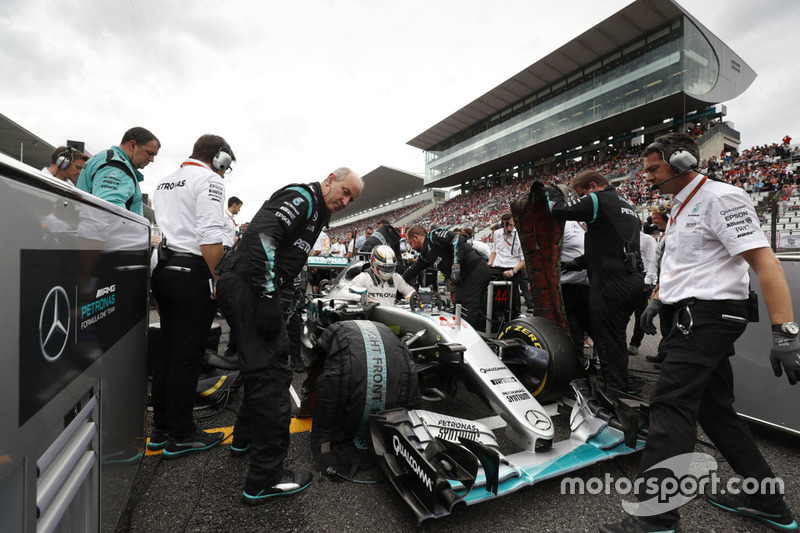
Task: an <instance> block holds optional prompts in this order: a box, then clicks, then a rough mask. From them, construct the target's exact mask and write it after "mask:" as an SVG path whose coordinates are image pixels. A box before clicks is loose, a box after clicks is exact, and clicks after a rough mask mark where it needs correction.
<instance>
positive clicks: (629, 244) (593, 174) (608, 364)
mask: <svg viewBox="0 0 800 533" xmlns="http://www.w3.org/2000/svg"><path fill="white" fill-rule="evenodd" d="M571 185H572V189H573V190H574V191H575V192H576V193H577V194H578V196H580V198H579V199H577V200H574V201H571V202H569V203H567V202H566V201H565V200H564V197H563V196H562V194H561V191H559V190H558V189H557V188H556V187H553V186H552V185H548V186H547V187H546V190H547V195H548V200H549V206H550V211H551V212H552V213H553V216H554V217H555V218H557V219H558V220H577V221H581V222H586V223H587V230H586V241H585V254H584V255H583V256H582V257H579V258H577V259H575V260H573V261H571V262H570V263H569V264H567V263H565V264H564V265H563V267H564V268H566V269H567V270H583V269H584V268H586V269H587V270H588V272H589V306H590V309H591V320H592V333H594V342H595V346H597V356H598V358H599V359H600V370H601V373H602V375H603V381H604V382H605V386H606V387H611V388H613V389H616V390H619V391H625V392H631V393H638V392H641V389H639V388H638V387H634V386H632V385H631V384H629V383H628V343H627V326H628V320H629V319H630V317H631V315H632V314H633V310H634V308H635V307H636V301H637V300H638V298H639V295H640V294H641V292H642V289H643V287H644V273H643V271H642V259H641V254H640V252H639V218H638V217H637V216H636V212H634V210H633V207H631V204H629V203H628V202H627V201H625V199H624V198H622V197H621V196H620V195H619V194H618V193H617V192H616V191H615V190H614V188H613V187H611V186H610V185H609V184H608V180H607V179H606V177H605V176H603V175H602V174H601V173H599V172H597V171H595V170H587V171H584V172H581V173H580V174H578V175H577V176H575V178H574V179H573V180H572V183H571Z"/></svg>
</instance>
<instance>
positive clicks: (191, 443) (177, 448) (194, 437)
mask: <svg viewBox="0 0 800 533" xmlns="http://www.w3.org/2000/svg"><path fill="white" fill-rule="evenodd" d="M224 437H225V434H224V433H223V432H222V431H216V432H214V433H206V432H205V431H201V430H199V429H197V428H195V429H194V431H193V432H192V434H191V435H189V436H188V437H185V438H183V439H180V440H177V439H175V438H173V437H169V438H168V439H167V444H165V445H164V449H163V450H162V451H161V455H163V456H164V458H165V459H174V458H175V457H179V456H181V455H182V454H184V453H191V452H200V451H203V450H207V449H209V448H213V447H214V446H216V445H217V444H219V443H220V442H222V439H223V438H224Z"/></svg>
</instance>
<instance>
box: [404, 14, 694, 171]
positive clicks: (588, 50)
mask: <svg viewBox="0 0 800 533" xmlns="http://www.w3.org/2000/svg"><path fill="white" fill-rule="evenodd" d="M679 16H687V17H689V18H690V19H691V20H692V21H695V22H696V19H695V18H694V17H692V16H691V15H690V14H689V13H688V12H687V11H686V10H684V9H683V8H682V7H681V6H679V5H678V4H676V3H675V2H674V1H672V0H636V1H635V2H633V3H632V4H630V5H628V6H627V7H625V8H623V9H621V10H620V11H618V12H617V13H615V14H613V15H611V16H610V17H608V18H607V19H605V20H604V21H602V22H601V23H599V24H598V25H596V26H594V27H593V28H591V29H589V30H587V31H586V32H584V33H582V34H581V35H579V36H578V37H576V38H575V39H573V40H571V41H570V42H568V43H567V44H565V45H564V46H562V47H560V48H559V49H558V50H556V51H555V52H553V53H551V54H550V55H548V56H546V57H544V58H543V59H540V60H539V61H537V62H536V63H534V64H532V65H531V66H529V67H528V68H526V69H525V70H523V71H522V72H520V73H519V74H517V75H515V76H513V77H512V78H510V79H508V80H507V81H505V82H503V83H501V84H500V85H498V86H497V87H495V88H494V89H492V90H491V91H489V92H488V93H486V94H484V95H483V96H481V97H480V98H478V99H477V100H475V101H474V102H472V103H470V104H467V105H466V106H464V107H462V108H461V109H460V110H459V111H456V112H455V113H453V114H452V115H450V116H449V117H447V118H446V119H444V120H442V121H441V122H439V123H438V124H436V125H435V126H433V127H431V128H429V129H428V130H427V131H424V132H423V133H420V134H419V135H417V136H416V137H414V138H413V139H411V140H410V141H408V143H406V144H409V145H411V146H413V147H415V148H419V149H420V150H430V149H432V148H433V147H434V146H436V145H437V144H439V143H440V142H442V141H444V140H446V139H448V138H450V137H451V136H453V135H455V134H456V133H458V132H460V131H462V130H464V129H466V128H468V127H469V126H472V125H473V124H476V123H478V122H480V121H481V120H484V119H486V118H488V117H490V116H492V115H494V114H496V113H499V112H500V111H502V110H503V109H505V108H507V107H508V106H509V105H511V104H514V103H515V102H519V101H520V100H522V99H524V98H526V97H528V96H530V95H531V94H533V93H535V92H537V91H540V90H542V89H544V88H545V87H547V86H548V85H551V84H553V83H555V82H557V81H559V80H561V79H563V78H565V77H566V76H568V75H569V74H572V73H573V72H575V71H576V70H578V69H579V68H582V67H586V66H588V65H590V64H592V63H594V62H596V61H598V60H600V59H602V58H603V57H605V56H607V55H608V54H610V53H611V52H613V51H614V50H617V49H619V48H620V47H622V46H623V45H625V44H627V43H629V42H631V41H633V40H635V39H636V38H637V37H641V36H643V35H645V34H647V33H650V32H652V31H654V30H656V29H657V28H660V27H662V26H664V25H666V24H667V23H669V22H670V21H671V20H673V19H675V18H677V17H679ZM437 186H440V184H438V183H437Z"/></svg>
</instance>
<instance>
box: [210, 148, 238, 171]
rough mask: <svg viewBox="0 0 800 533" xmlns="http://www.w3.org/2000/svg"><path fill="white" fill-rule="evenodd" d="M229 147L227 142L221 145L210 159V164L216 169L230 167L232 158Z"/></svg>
mask: <svg viewBox="0 0 800 533" xmlns="http://www.w3.org/2000/svg"><path fill="white" fill-rule="evenodd" d="M230 149H231V147H230V146H228V145H227V144H226V145H224V146H221V147H220V149H219V150H218V151H217V155H215V156H214V157H213V158H212V159H211V166H212V167H214V168H215V169H216V170H228V169H229V168H231V163H232V162H233V158H232V157H231V154H230V153H229V152H230Z"/></svg>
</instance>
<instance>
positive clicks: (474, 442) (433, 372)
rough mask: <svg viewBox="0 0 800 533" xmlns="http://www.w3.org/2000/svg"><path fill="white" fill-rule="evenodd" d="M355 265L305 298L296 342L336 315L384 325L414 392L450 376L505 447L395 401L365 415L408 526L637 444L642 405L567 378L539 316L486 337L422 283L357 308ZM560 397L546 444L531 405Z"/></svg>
mask: <svg viewBox="0 0 800 533" xmlns="http://www.w3.org/2000/svg"><path fill="white" fill-rule="evenodd" d="M366 268H369V263H368V262H360V261H356V262H354V263H351V264H350V265H348V266H347V267H346V268H345V269H344V270H343V271H342V272H341V273H340V274H339V276H338V277H337V278H336V280H334V282H333V283H332V285H331V287H332V288H331V290H330V292H329V293H328V294H326V295H325V296H323V297H319V298H315V299H313V300H312V301H311V303H310V304H309V306H308V308H307V319H306V323H305V327H304V332H303V339H302V340H303V346H304V349H305V350H311V349H313V347H314V346H315V345H316V344H317V341H318V340H319V338H320V337H321V335H322V334H323V332H324V331H325V329H326V328H328V327H330V326H331V325H332V324H335V323H337V322H342V321H369V322H373V323H380V324H383V325H385V326H388V327H389V328H390V329H391V330H392V331H393V332H394V333H395V334H396V335H397V337H398V338H399V339H401V340H402V341H403V343H405V345H407V346H408V348H409V350H410V353H411V356H412V357H413V360H414V363H415V365H416V371H417V374H418V377H419V382H420V388H421V390H422V391H423V397H426V396H427V397H428V398H434V397H435V396H437V395H439V396H444V395H446V394H448V392H450V391H452V390H453V388H454V387H453V383H454V382H456V381H461V382H463V383H465V384H466V386H467V388H468V389H469V390H471V391H473V392H475V393H477V394H479V395H480V396H481V397H482V398H483V399H485V400H486V402H487V403H488V405H489V406H490V407H491V409H492V410H493V411H494V412H495V413H496V414H497V415H499V416H500V417H501V418H502V419H503V421H504V422H505V423H506V432H505V434H506V437H507V440H508V441H510V443H511V447H515V448H516V449H517V451H515V452H514V453H511V454H509V455H506V454H504V453H503V452H502V451H501V449H500V444H499V442H498V438H497V437H496V436H495V435H494V433H493V432H492V430H491V429H490V428H489V427H487V426H486V425H483V424H481V423H478V422H475V421H472V420H467V419H461V418H455V417H452V416H446V415H442V414H437V413H435V412H432V411H428V410H420V409H405V408H401V409H394V410H385V411H383V412H379V413H375V414H372V416H371V418H370V435H371V442H372V447H373V450H374V454H375V456H376V457H377V462H378V464H379V466H380V467H381V469H382V470H383V471H384V473H385V474H386V476H387V478H388V479H389V480H390V482H391V483H392V485H393V486H394V487H395V488H396V489H397V491H398V492H399V493H400V494H401V496H402V497H403V498H404V499H405V501H406V503H407V504H408V505H409V506H410V507H411V508H412V510H413V512H414V513H415V515H416V517H417V520H418V521H419V522H422V521H423V520H425V519H428V518H434V517H441V516H445V515H447V514H449V513H450V512H451V510H452V509H453V508H454V506H456V505H458V504H468V505H469V504H474V503H478V502H480V501H484V500H487V499H491V498H494V497H496V496H501V495H504V494H507V493H509V492H513V491H515V490H518V489H520V488H522V487H525V486H529V485H532V484H534V483H536V482H538V481H541V480H544V479H548V478H551V477H554V476H559V475H563V474H565V473H567V472H570V471H573V470H577V469H580V468H583V467H586V466H588V465H591V464H594V463H596V462H598V461H602V460H606V459H609V458H612V457H615V456H617V455H623V454H629V453H633V452H635V451H637V450H639V449H641V448H642V447H643V446H644V436H645V434H646V419H647V416H646V407H647V406H646V404H644V403H643V402H642V401H641V400H640V399H638V398H635V397H632V396H627V395H624V394H615V395H611V394H609V395H604V394H602V393H599V391H595V390H593V389H594V387H593V386H592V384H591V383H590V381H589V380H587V379H575V378H576V372H577V362H576V356H575V353H574V348H573V345H572V343H571V341H570V339H569V337H568V336H567V335H566V334H565V333H564V332H563V331H562V330H561V329H559V328H558V327H557V326H555V325H554V324H553V323H552V322H551V321H550V320H548V319H547V318H543V317H526V318H519V319H516V320H513V321H511V322H510V323H508V324H507V325H506V326H505V327H504V328H502V330H501V331H500V333H499V334H498V335H497V336H496V337H491V336H487V335H486V334H485V333H483V332H479V331H476V330H475V328H473V327H472V326H471V325H470V324H468V323H467V322H466V321H462V320H461V317H460V308H459V307H458V306H456V308H455V309H453V310H452V311H449V310H446V309H445V308H444V307H445V306H444V303H443V302H442V300H441V298H439V296H438V294H437V293H435V292H432V291H429V290H425V289H420V291H418V293H417V295H416V297H414V298H412V301H411V302H410V304H406V303H401V304H399V305H394V306H392V305H384V304H375V303H367V302H366V299H365V295H364V294H363V293H362V294H358V293H354V292H353V291H352V290H351V289H349V288H348V286H347V282H348V280H350V279H352V278H354V277H355V276H356V275H357V274H358V273H360V272H361V271H362V270H364V269H366ZM304 358H305V356H304ZM565 395H568V396H574V403H572V402H571V401H570V402H569V403H572V410H571V414H570V415H569V429H570V432H571V436H570V437H569V438H568V439H566V440H563V441H560V442H555V429H554V425H553V420H552V418H551V416H550V415H549V414H548V412H547V411H546V410H545V408H544V407H543V406H542V404H543V403H547V402H553V401H555V400H558V399H559V398H561V397H562V396H565ZM315 422H316V421H315Z"/></svg>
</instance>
